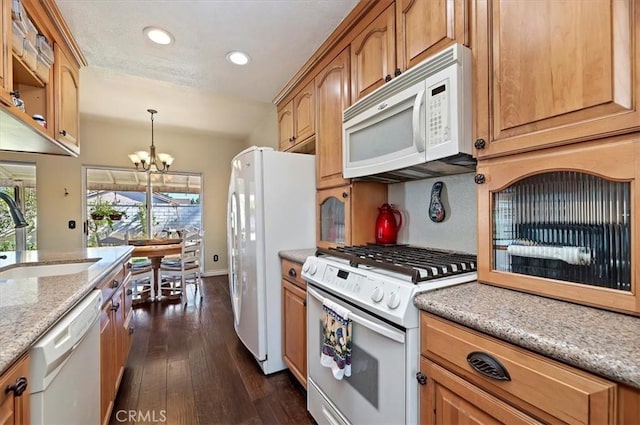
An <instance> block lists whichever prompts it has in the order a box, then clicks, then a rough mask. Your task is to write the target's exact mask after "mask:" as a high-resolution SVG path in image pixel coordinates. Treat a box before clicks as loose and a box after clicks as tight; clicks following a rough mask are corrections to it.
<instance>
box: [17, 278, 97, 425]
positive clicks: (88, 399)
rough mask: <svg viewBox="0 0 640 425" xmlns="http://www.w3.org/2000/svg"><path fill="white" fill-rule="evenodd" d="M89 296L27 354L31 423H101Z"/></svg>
mask: <svg viewBox="0 0 640 425" xmlns="http://www.w3.org/2000/svg"><path fill="white" fill-rule="evenodd" d="M101 305H102V294H101V292H100V291H99V290H95V291H91V292H90V293H89V295H87V296H86V297H85V298H84V299H83V300H82V301H80V303H78V305H76V306H75V307H74V308H73V309H71V311H69V313H67V314H66V315H65V316H64V317H63V318H62V319H61V320H60V321H59V322H58V323H57V324H56V325H55V326H54V327H53V328H52V329H51V330H50V331H49V332H47V333H46V334H45V335H44V336H43V337H42V338H40V339H39V340H38V341H37V342H36V344H35V345H34V346H33V347H32V348H31V352H30V357H31V358H30V364H31V369H30V381H29V388H30V393H31V400H30V404H31V423H32V424H34V425H76V424H77V425H91V424H99V423H100V320H99V317H100V307H101Z"/></svg>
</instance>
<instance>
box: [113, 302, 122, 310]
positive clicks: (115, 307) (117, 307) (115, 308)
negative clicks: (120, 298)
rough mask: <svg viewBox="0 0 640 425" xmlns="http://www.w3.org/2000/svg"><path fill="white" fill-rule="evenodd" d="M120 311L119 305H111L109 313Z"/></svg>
mask: <svg viewBox="0 0 640 425" xmlns="http://www.w3.org/2000/svg"><path fill="white" fill-rule="evenodd" d="M119 309H120V303H113V304H111V311H118V310H119Z"/></svg>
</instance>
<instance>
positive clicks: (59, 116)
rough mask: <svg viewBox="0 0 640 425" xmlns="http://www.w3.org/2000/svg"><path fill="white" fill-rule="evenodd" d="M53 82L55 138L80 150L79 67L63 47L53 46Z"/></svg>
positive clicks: (77, 150)
mask: <svg viewBox="0 0 640 425" xmlns="http://www.w3.org/2000/svg"><path fill="white" fill-rule="evenodd" d="M54 55H55V62H54V73H53V78H54V84H55V90H54V93H55V102H56V108H55V111H56V120H55V123H56V124H55V136H54V137H55V138H56V140H58V141H60V142H62V143H64V144H65V145H66V146H67V147H68V148H70V149H72V150H74V151H76V153H79V152H80V139H79V132H80V112H79V106H78V91H79V87H80V76H79V73H80V72H79V67H78V65H77V64H76V63H75V61H72V60H70V59H69V57H68V56H67V54H66V53H65V52H64V51H63V49H62V48H61V47H60V46H59V45H58V44H56V45H55V46H54Z"/></svg>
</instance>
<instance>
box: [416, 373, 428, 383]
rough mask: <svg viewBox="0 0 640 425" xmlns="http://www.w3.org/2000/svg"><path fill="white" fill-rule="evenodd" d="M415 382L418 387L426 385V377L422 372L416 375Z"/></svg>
mask: <svg viewBox="0 0 640 425" xmlns="http://www.w3.org/2000/svg"><path fill="white" fill-rule="evenodd" d="M416 380H417V381H418V384H420V385H427V375H425V374H424V373H422V372H418V373H416Z"/></svg>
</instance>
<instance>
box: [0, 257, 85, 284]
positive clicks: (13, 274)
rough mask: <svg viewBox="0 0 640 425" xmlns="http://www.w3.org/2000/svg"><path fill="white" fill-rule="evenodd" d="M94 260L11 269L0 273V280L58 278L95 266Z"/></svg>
mask: <svg viewBox="0 0 640 425" xmlns="http://www.w3.org/2000/svg"><path fill="white" fill-rule="evenodd" d="M96 261H97V259H96V260H90V261H83V262H78V263H58V264H37V263H36V264H33V265H23V266H18V267H12V268H10V269H7V270H4V271H1V272H0V279H27V278H30V277H43V276H60V275H67V274H74V273H80V272H83V271H85V270H87V269H88V268H89V267H91V266H92V265H94V264H95V262H96Z"/></svg>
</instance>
